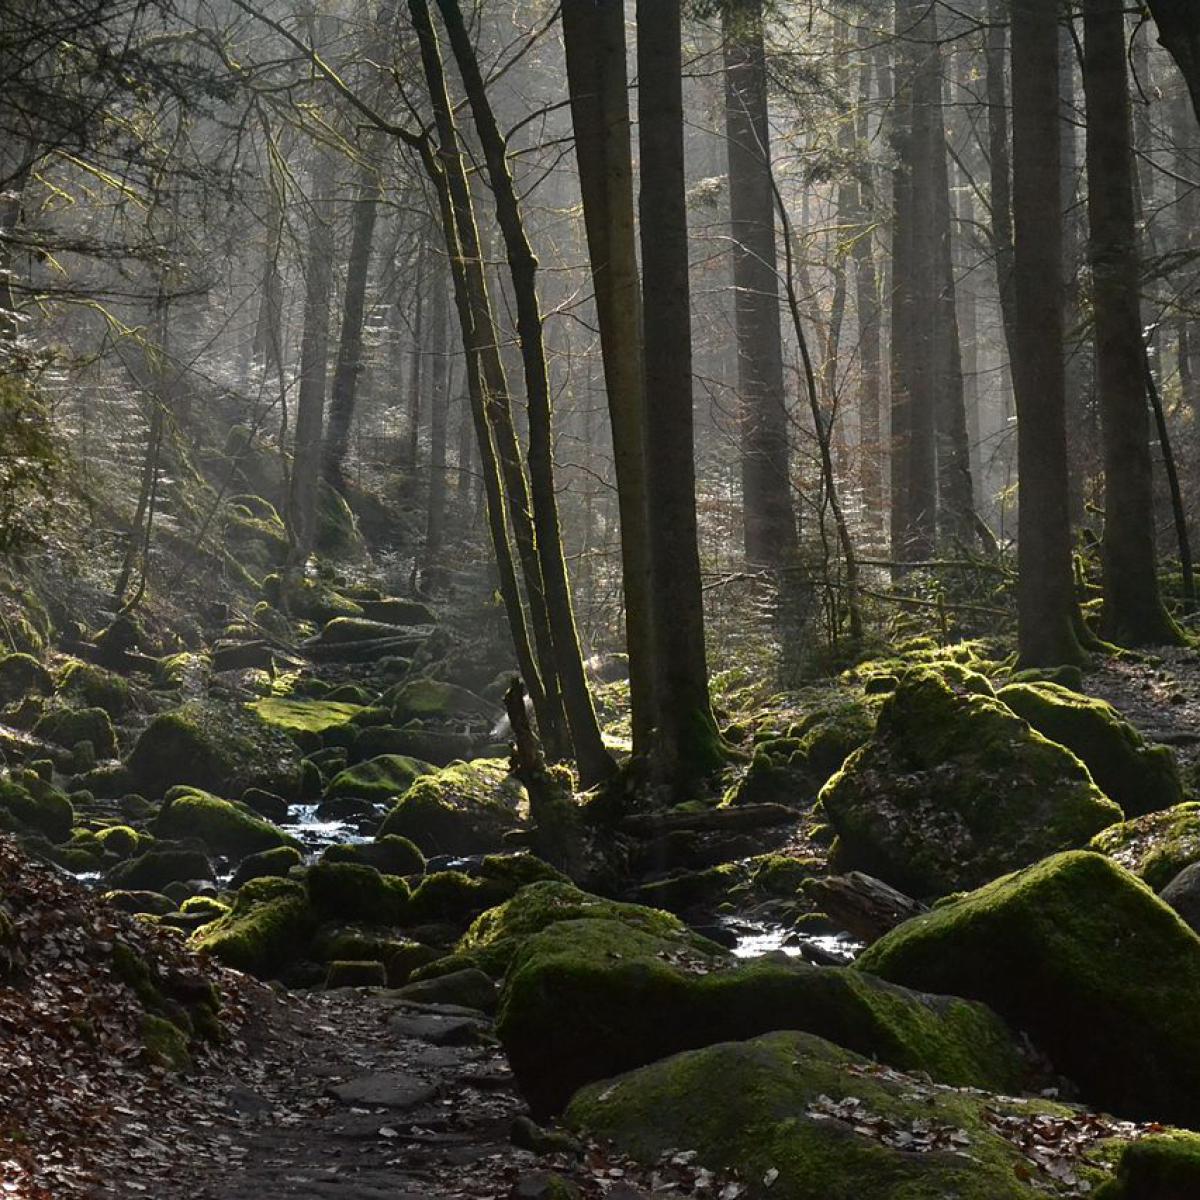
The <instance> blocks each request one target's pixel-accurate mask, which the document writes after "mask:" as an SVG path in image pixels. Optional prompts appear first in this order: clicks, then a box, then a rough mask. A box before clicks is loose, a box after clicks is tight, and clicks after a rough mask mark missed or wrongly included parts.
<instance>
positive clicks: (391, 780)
mask: <svg viewBox="0 0 1200 1200" xmlns="http://www.w3.org/2000/svg"><path fill="white" fill-rule="evenodd" d="M432 771H433V768H432V767H431V766H430V765H429V764H428V763H426V762H421V761H420V760H419V759H416V758H408V757H406V756H405V755H402V754H381V755H379V756H378V757H377V758H371V759H368V760H367V761H366V762H361V763H358V764H356V765H355V766H353V767H347V768H346V769H345V770H344V771H339V772H338V773H337V774H336V775H335V776H334V777H333V779H332V780H330V782H329V786H328V787H327V788H326V789H325V794H324V796H323V797H322V802H329V801H333V800H364V801H366V802H368V803H370V804H390V803H392V802H393V801H395V800H397V799H398V798H399V797H401V796H403V795H404V794H405V793H406V792H407V791H408V790H409V788H411V787H412V786H413V784H414V783H416V781H417V780H418V779H420V778H421V777H422V776H423V775H428V774H430V773H431V772H432Z"/></svg>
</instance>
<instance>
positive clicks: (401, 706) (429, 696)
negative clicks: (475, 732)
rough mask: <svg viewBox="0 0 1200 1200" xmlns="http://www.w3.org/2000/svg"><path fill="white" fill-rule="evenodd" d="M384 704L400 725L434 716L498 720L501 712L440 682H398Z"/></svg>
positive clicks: (384, 699) (468, 694) (388, 693)
mask: <svg viewBox="0 0 1200 1200" xmlns="http://www.w3.org/2000/svg"><path fill="white" fill-rule="evenodd" d="M382 702H383V703H384V704H386V705H388V706H389V707H390V708H391V709H392V715H393V717H394V719H395V720H396V722H397V723H398V724H403V723H404V722H405V721H411V720H414V719H417V720H421V719H427V718H430V717H433V718H436V719H438V720H446V719H449V718H451V717H480V718H482V719H484V720H494V719H495V718H497V717H498V716H499V710H498V709H497V707H496V706H495V705H494V704H490V703H489V702H488V701H487V700H484V699H483V698H482V697H480V696H476V695H475V693H474V692H469V691H467V689H466V688H463V687H458V686H457V685H456V684H453V683H444V682H442V681H441V680H437V679H413V680H410V681H409V682H408V683H398V684H397V685H396V686H395V687H394V688H392V689H390V690H389V691H388V692H385V693H384V696H383V698H382Z"/></svg>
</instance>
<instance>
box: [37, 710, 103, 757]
mask: <svg viewBox="0 0 1200 1200" xmlns="http://www.w3.org/2000/svg"><path fill="white" fill-rule="evenodd" d="M33 732H34V735H35V736H36V737H40V738H45V739H46V741H48V742H55V743H57V744H58V745H60V746H67V747H71V746H77V745H78V744H79V743H80V742H91V743H92V748H93V749H94V750H95V751H96V756H97V757H98V758H114V757H115V756H116V753H117V734H116V731H115V730H114V729H113V723H112V720H111V718H110V717H109V715H108V713H106V712H105V711H104V709H102V708H54V709H51V710H50V711H49V712H48V713H46V714H45V715H44V716H42V717H40V718H39V719H38V721H37V723H36V724H35V725H34V727H33Z"/></svg>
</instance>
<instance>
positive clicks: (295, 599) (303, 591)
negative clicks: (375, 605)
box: [262, 575, 363, 624]
mask: <svg viewBox="0 0 1200 1200" xmlns="http://www.w3.org/2000/svg"><path fill="white" fill-rule="evenodd" d="M262 593H263V596H264V597H265V598H266V599H267V601H268V602H269V603H270V604H271V605H272V606H273V607H275V608H277V609H280V610H282V611H283V612H286V613H290V614H291V615H292V616H295V617H303V618H304V619H305V620H308V621H315V622H317V623H318V624H323V623H324V622H326V621H332V620H335V619H336V618H337V617H361V616H362V615H363V610H362V608H361V607H360V606H359V605H358V604H357V603H355V601H353V600H351V599H350V598H349V597H347V596H344V595H342V593H341V592H339V591H337V590H336V589H335V588H333V587H331V586H330V585H329V584H328V583H327V582H326V581H325V580H323V579H316V578H313V577H311V576H305V577H304V578H301V579H288V580H285V579H284V578H283V577H282V576H280V575H267V576H265V577H264V579H263V581H262Z"/></svg>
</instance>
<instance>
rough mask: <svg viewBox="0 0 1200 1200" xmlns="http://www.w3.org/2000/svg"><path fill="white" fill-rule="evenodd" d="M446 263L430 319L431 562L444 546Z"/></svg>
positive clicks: (437, 276) (438, 272)
mask: <svg viewBox="0 0 1200 1200" xmlns="http://www.w3.org/2000/svg"><path fill="white" fill-rule="evenodd" d="M446 284H447V278H446V268H445V264H443V263H437V264H436V265H435V267H434V276H433V287H432V289H431V293H432V294H431V295H430V298H429V299H430V313H429V319H430V323H431V324H432V326H433V337H432V339H431V341H430V347H429V349H430V354H431V356H432V359H433V371H432V372H431V375H432V378H431V379H430V386H429V414H430V419H429V494H428V496H427V497H426V501H425V562H426V563H427V564H432V562H433V559H434V555H436V554H437V553H438V552H439V551H440V550H441V548H442V536H443V533H444V530H445V526H446V425H447V417H448V414H447V408H448V407H449V404H450V389H449V382H450V360H449V357H448V346H447V338H446V320H447V317H448V316H449V313H448V311H447V308H448V299H449V298H448V296H447V289H446Z"/></svg>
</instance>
